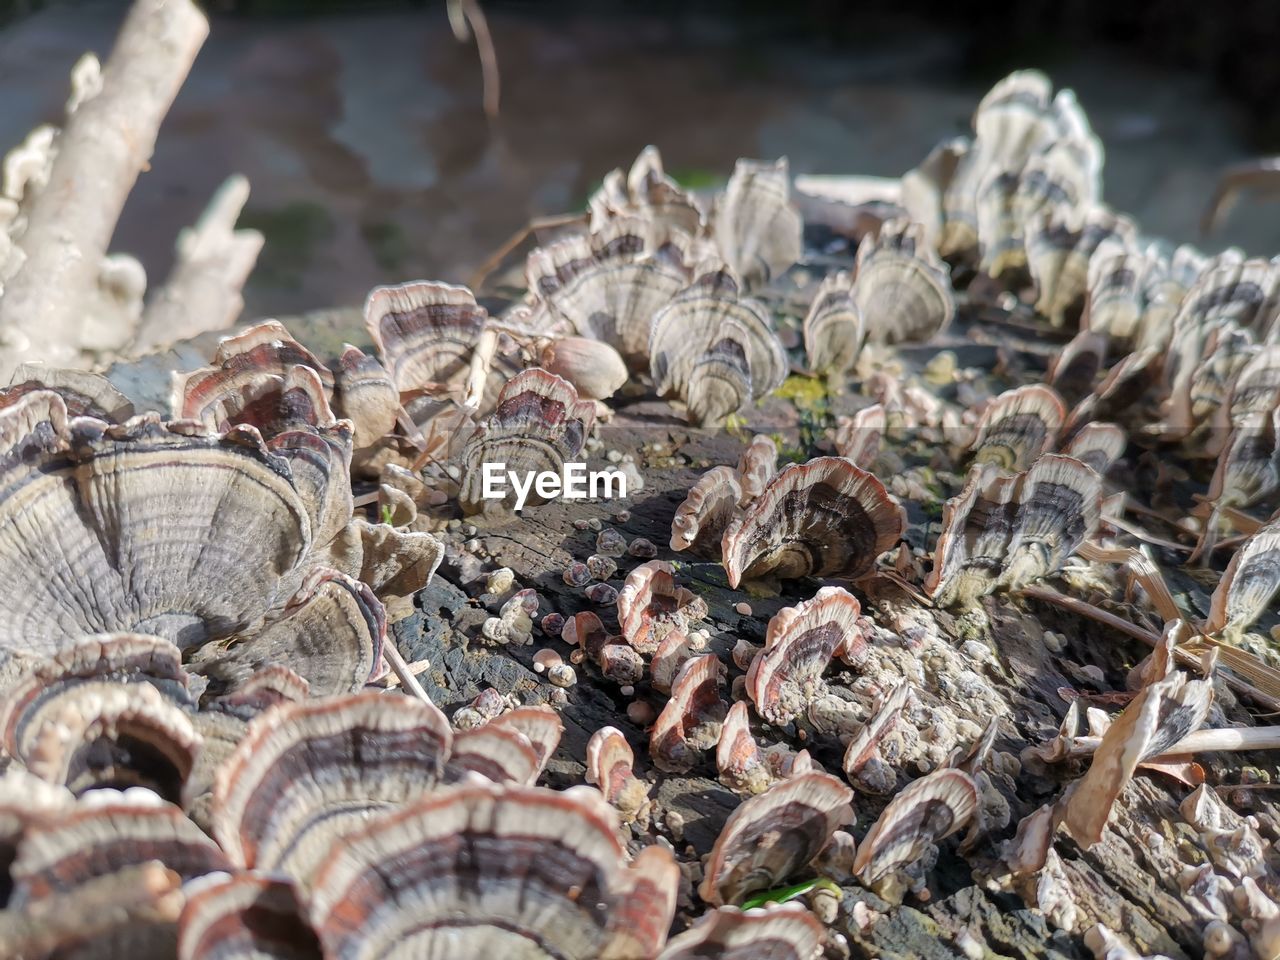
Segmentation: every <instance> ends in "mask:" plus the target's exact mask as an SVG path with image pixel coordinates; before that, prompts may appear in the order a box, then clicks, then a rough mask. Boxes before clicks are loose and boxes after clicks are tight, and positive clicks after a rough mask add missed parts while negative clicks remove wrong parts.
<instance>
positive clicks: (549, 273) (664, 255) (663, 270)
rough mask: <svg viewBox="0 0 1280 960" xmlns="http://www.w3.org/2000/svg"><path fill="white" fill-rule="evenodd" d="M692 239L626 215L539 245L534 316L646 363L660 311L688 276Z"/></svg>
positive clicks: (532, 284)
mask: <svg viewBox="0 0 1280 960" xmlns="http://www.w3.org/2000/svg"><path fill="white" fill-rule="evenodd" d="M689 243H690V241H689V238H688V236H687V235H685V234H683V233H682V232H680V231H678V230H674V231H673V230H670V229H668V228H665V227H664V226H663V225H662V224H660V223H655V222H654V221H653V220H651V219H647V218H642V217H638V216H623V217H612V218H607V219H604V220H602V221H600V222H599V223H597V224H595V225H593V227H592V230H591V233H590V234H589V235H587V236H573V237H568V238H566V239H564V240H560V241H557V242H556V243H553V244H551V245H549V246H546V247H539V248H538V249H536V250H534V251H533V252H532V253H530V254H529V258H528V260H527V262H526V265H525V277H526V280H527V281H528V287H529V291H530V294H531V296H532V297H533V298H534V309H533V316H532V318H531V319H530V320H529V321H528V322H529V323H531V324H532V325H534V326H535V327H538V328H542V327H550V328H551V329H553V330H556V329H558V330H561V331H562V332H564V333H569V334H573V335H575V336H578V337H585V338H587V339H590V340H599V341H601V342H602V343H606V344H608V345H609V346H611V347H613V348H614V349H615V350H616V351H617V352H618V353H619V354H620V355H621V356H622V358H623V360H624V361H625V362H626V363H627V365H628V366H629V367H630V368H631V369H633V370H637V369H643V368H644V367H645V366H647V361H648V353H649V336H650V328H651V324H652V322H653V319H654V315H655V314H656V313H657V312H658V311H659V310H660V309H661V308H662V307H664V306H665V305H666V304H667V303H668V302H669V301H670V300H671V298H672V297H673V296H675V295H676V293H677V292H678V291H679V290H680V289H681V288H683V287H684V286H685V284H687V283H688V282H689V277H690V252H689Z"/></svg>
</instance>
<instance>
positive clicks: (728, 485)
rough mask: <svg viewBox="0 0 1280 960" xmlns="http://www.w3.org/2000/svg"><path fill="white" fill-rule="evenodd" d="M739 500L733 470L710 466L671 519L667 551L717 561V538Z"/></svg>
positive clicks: (738, 480)
mask: <svg viewBox="0 0 1280 960" xmlns="http://www.w3.org/2000/svg"><path fill="white" fill-rule="evenodd" d="M742 499H743V492H742V483H741V477H739V475H738V471H736V470H735V469H733V467H712V468H711V469H710V470H708V471H707V472H706V473H704V474H703V475H702V476H700V477H699V478H698V479H697V481H696V482H695V483H694V485H693V486H692V487H690V488H689V493H688V495H687V496H686V497H685V498H684V502H683V503H681V504H680V506H678V507H677V508H676V512H675V516H674V517H673V518H672V520H671V549H672V550H674V551H676V552H677V553H678V552H680V551H682V550H688V551H689V552H690V553H692V554H694V555H695V556H699V557H710V558H713V559H717V560H718V559H719V558H720V538H721V537H722V536H723V535H724V531H725V528H726V527H727V526H729V522H730V521H731V520H732V519H733V517H734V514H735V513H736V512H737V509H738V502H739V501H741V500H742Z"/></svg>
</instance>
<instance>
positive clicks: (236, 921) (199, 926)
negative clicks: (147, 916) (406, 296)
mask: <svg viewBox="0 0 1280 960" xmlns="http://www.w3.org/2000/svg"><path fill="white" fill-rule="evenodd" d="M186 892H187V898H186V904H185V905H184V906H183V908H182V914H181V915H180V916H179V918H178V960H251V958H252V960H320V957H321V954H320V942H319V941H318V940H317V939H316V935H315V933H314V931H312V929H311V926H310V924H309V923H308V922H307V919H306V912H305V910H304V908H303V906H302V904H301V903H300V902H299V899H298V893H297V891H296V890H295V889H294V886H293V884H291V883H290V882H289V881H288V880H284V879H281V878H277V877H266V876H259V875H256V874H250V873H238V874H234V875H225V874H213V875H210V876H209V877H207V878H205V879H203V880H201V881H200V882H199V883H195V884H192V885H190V887H188V889H187V891H186Z"/></svg>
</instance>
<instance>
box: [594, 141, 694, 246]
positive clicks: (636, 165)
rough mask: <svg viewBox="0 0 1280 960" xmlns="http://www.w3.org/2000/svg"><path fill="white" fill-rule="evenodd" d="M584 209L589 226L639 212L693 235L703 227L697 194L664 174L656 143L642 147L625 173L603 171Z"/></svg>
mask: <svg viewBox="0 0 1280 960" xmlns="http://www.w3.org/2000/svg"><path fill="white" fill-rule="evenodd" d="M587 209H588V210H589V212H590V215H591V227H592V229H597V228H599V227H601V226H603V225H604V224H605V223H606V222H608V221H609V220H611V219H614V218H619V217H628V216H641V217H643V218H644V219H646V220H651V221H653V222H656V223H658V224H661V225H663V226H666V227H668V228H674V229H677V230H683V231H684V232H685V233H687V234H688V235H689V236H691V237H692V236H696V235H697V234H699V233H700V232H701V231H702V227H703V219H704V214H703V211H702V207H701V206H700V205H699V203H698V199H697V197H695V196H694V195H693V194H692V193H688V192H686V191H685V190H683V189H681V187H680V185H679V184H677V183H676V182H675V181H674V180H673V179H671V177H669V176H667V174H666V171H665V170H664V169H663V166H662V154H661V153H659V152H658V148H657V147H655V146H647V147H645V148H644V149H643V150H641V151H640V154H639V156H637V157H636V159H635V161H634V162H633V163H632V164H631V169H630V170H628V171H627V172H626V173H623V171H622V170H617V169H615V170H611V171H609V172H608V173H607V174H605V176H604V180H603V182H602V183H601V184H600V189H598V190H597V191H596V192H595V193H593V194H592V195H591V197H590V198H589V199H588V201H587Z"/></svg>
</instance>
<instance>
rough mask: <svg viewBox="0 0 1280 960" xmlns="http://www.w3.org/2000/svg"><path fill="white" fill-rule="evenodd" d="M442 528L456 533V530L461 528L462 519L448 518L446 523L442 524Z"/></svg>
mask: <svg viewBox="0 0 1280 960" xmlns="http://www.w3.org/2000/svg"><path fill="white" fill-rule="evenodd" d="M444 528H445V529H446V530H448V531H449V532H450V533H456V532H457V531H458V530H461V529H462V521H461V520H450V521H449V522H448V523H446V524H445V525H444Z"/></svg>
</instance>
